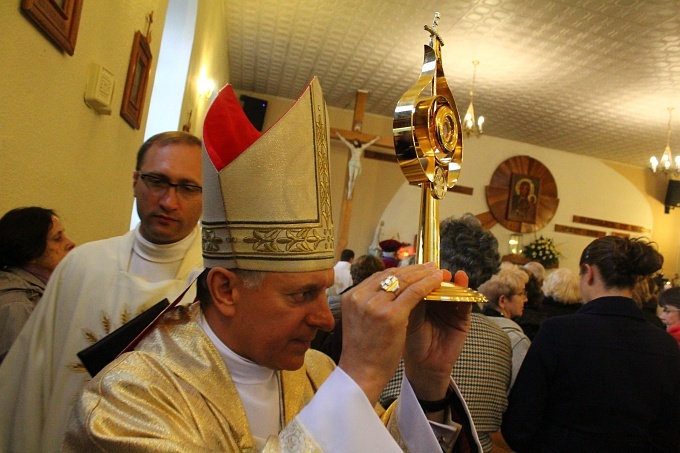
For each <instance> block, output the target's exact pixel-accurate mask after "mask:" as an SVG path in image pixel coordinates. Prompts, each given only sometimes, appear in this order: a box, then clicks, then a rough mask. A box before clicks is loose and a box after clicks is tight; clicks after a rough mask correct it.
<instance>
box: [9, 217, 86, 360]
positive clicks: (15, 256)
mask: <svg viewBox="0 0 680 453" xmlns="http://www.w3.org/2000/svg"><path fill="white" fill-rule="evenodd" d="M73 247H75V243H73V241H71V240H70V239H69V238H67V237H66V234H65V232H64V227H63V226H62V224H61V222H60V221H59V218H58V217H57V215H56V214H55V213H54V211H52V210H51V209H45V208H40V207H27V208H17V209H13V210H11V211H9V212H8V213H6V214H5V215H4V216H3V217H2V219H0V361H2V358H4V357H5V354H7V351H9V348H10V347H11V346H12V343H14V340H15V339H16V337H17V336H18V335H19V332H20V331H21V328H22V327H23V325H24V324H25V323H26V320H28V317H29V315H30V314H31V312H32V311H33V309H34V308H35V305H36V304H37V303H38V300H40V297H42V294H43V292H44V291H45V285H46V284H47V280H49V278H50V275H52V271H54V268H55V267H57V264H59V262H60V261H61V260H62V258H64V256H66V254H67V253H68V252H69V251H70V250H71V249H73Z"/></svg>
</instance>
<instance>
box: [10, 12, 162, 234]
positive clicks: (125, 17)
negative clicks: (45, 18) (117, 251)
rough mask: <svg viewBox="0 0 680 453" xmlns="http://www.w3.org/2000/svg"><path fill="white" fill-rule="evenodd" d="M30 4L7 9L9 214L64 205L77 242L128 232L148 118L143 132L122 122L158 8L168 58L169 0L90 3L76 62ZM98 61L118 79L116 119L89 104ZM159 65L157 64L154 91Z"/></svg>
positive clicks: (158, 30) (155, 40) (156, 35)
mask: <svg viewBox="0 0 680 453" xmlns="http://www.w3.org/2000/svg"><path fill="white" fill-rule="evenodd" d="M20 3H21V2H20V1H4V2H0V36H1V37H2V44H1V46H2V49H3V65H2V68H3V69H2V77H0V98H1V99H2V100H3V107H2V108H0V124H2V128H1V129H0V153H1V154H2V156H1V158H0V159H1V161H2V168H3V169H4V171H3V177H2V178H0V193H2V194H3V195H2V197H1V198H0V211H1V212H3V213H4V212H6V211H7V210H9V209H12V208H14V207H17V206H26V205H41V206H45V207H50V208H54V209H56V210H57V211H58V212H59V213H60V214H61V215H62V217H63V219H64V221H65V224H66V228H67V231H68V233H69V236H71V238H72V239H73V240H75V241H76V242H77V243H83V242H86V241H91V240H93V239H99V238H103V237H108V236H113V235H118V234H121V233H123V232H124V231H126V230H127V229H128V226H129V216H130V209H131V207H132V190H131V188H132V170H133V168H134V161H135V154H136V150H137V149H138V148H139V145H140V144H141V142H142V140H143V135H144V129H143V128H144V123H145V120H146V117H144V118H143V124H142V129H141V130H134V129H132V128H131V127H130V126H129V125H128V124H127V123H126V122H125V120H123V119H122V118H121V116H120V115H119V111H120V106H121V101H122V96H123V88H124V85H125V77H126V74H127V68H128V63H129V59H130V49H131V47H132V40H133V38H134V34H135V31H137V30H146V15H147V14H148V13H149V12H150V11H151V10H153V11H154V23H153V37H152V42H151V52H152V54H153V55H154V56H156V55H158V50H159V45H160V40H161V34H162V30H163V24H164V20H165V10H166V8H167V0H128V1H122V0H117V1H104V2H100V1H86V2H83V10H82V15H81V20H80V28H79V31H78V41H77V43H76V48H75V54H74V55H73V56H68V55H67V54H65V53H62V52H61V51H59V50H58V49H57V48H56V47H55V46H53V45H52V43H51V42H50V41H48V40H47V38H46V37H45V36H44V35H43V34H41V32H40V31H38V29H37V28H36V27H35V26H34V25H33V23H32V22H31V21H29V20H28V19H27V18H26V17H24V16H23V15H22V14H21V13H20V11H19V4H20ZM90 63H97V64H100V65H102V66H104V67H105V68H106V69H108V70H109V71H110V72H112V73H113V75H114V76H115V78H116V86H115V91H114V94H113V104H112V110H113V112H112V114H111V115H110V116H106V115H98V114H96V113H95V112H94V111H93V110H90V109H89V108H88V107H87V106H86V105H85V103H84V102H83V94H84V91H85V86H86V83H87V77H88V70H89V65H90ZM155 67H156V60H155V59H154V60H153V62H152V68H151V75H150V79H151V80H150V84H152V83H153V77H154V71H155ZM150 86H151V85H150ZM149 93H150V91H148V92H147V99H146V102H147V104H146V107H145V111H146V110H147V109H148V101H149V98H150V96H149Z"/></svg>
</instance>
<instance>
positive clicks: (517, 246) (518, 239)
mask: <svg viewBox="0 0 680 453" xmlns="http://www.w3.org/2000/svg"><path fill="white" fill-rule="evenodd" d="M508 247H509V248H510V253H511V254H513V255H517V254H519V253H521V252H522V248H523V246H522V235H521V234H511V235H510V240H509V241H508Z"/></svg>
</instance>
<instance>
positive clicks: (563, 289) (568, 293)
mask: <svg viewBox="0 0 680 453" xmlns="http://www.w3.org/2000/svg"><path fill="white" fill-rule="evenodd" d="M578 285H579V277H578V275H577V274H576V272H574V271H572V270H571V269H567V268H560V269H555V270H554V271H552V272H551V273H550V274H548V276H547V277H545V280H543V294H544V295H545V298H544V299H543V303H542V304H541V311H542V312H543V313H545V315H546V317H548V318H552V317H553V316H562V315H570V314H572V313H576V311H577V310H578V309H579V308H581V306H582V305H583V304H582V303H581V301H582V298H581V292H580V290H579V288H578Z"/></svg>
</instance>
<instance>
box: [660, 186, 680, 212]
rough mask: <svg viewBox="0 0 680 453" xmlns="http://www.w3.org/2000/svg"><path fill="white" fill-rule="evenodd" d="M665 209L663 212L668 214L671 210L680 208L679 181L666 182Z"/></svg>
mask: <svg viewBox="0 0 680 453" xmlns="http://www.w3.org/2000/svg"><path fill="white" fill-rule="evenodd" d="M664 204H665V205H666V209H665V210H664V212H665V213H666V214H668V213H669V212H671V208H677V207H680V181H675V180H673V179H671V180H669V181H668V189H667V190H666V202H665V203H664Z"/></svg>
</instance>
